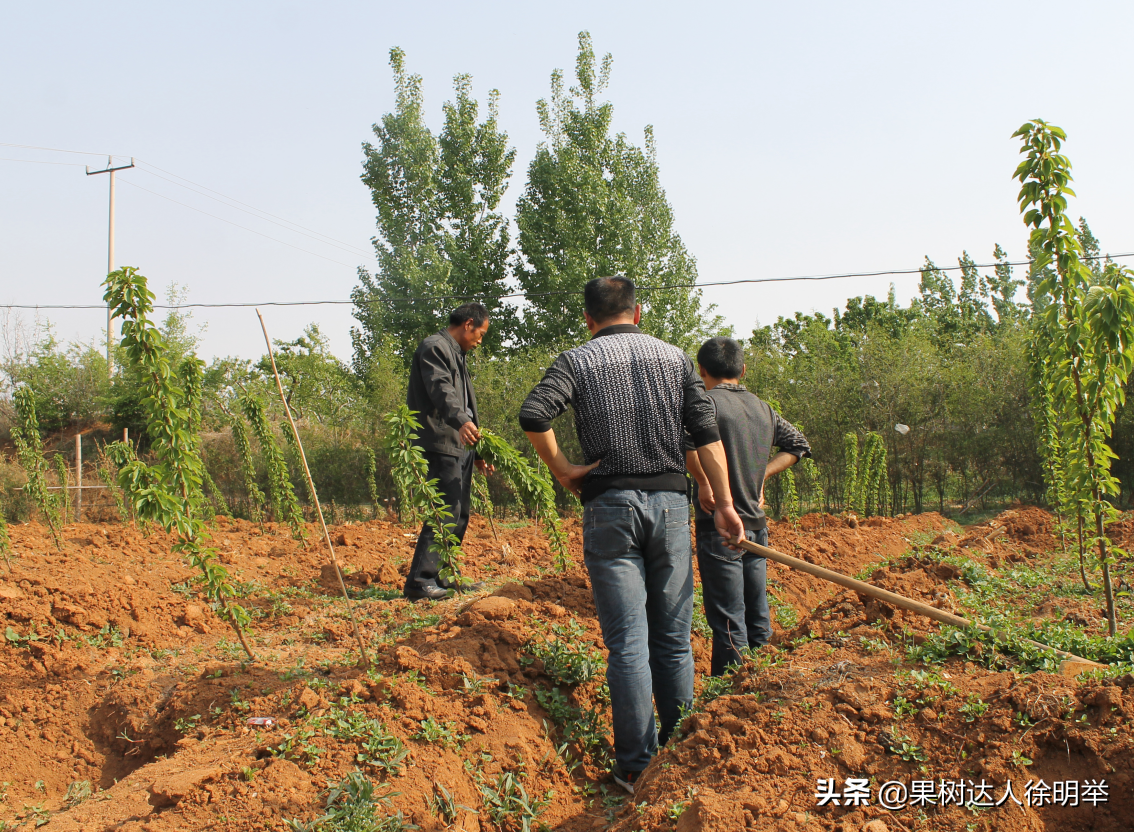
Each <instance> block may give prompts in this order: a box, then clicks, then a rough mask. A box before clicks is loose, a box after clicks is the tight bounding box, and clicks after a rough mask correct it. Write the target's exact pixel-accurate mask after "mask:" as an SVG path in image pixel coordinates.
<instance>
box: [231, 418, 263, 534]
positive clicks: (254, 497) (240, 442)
mask: <svg viewBox="0 0 1134 832" xmlns="http://www.w3.org/2000/svg"><path fill="white" fill-rule="evenodd" d="M228 419H229V425H230V426H231V427H232V444H233V445H235V446H236V455H237V457H238V458H239V459H240V474H241V476H242V477H243V479H244V491H245V492H246V493H247V495H248V511H249V514H250V515H251V517H252V520H254V521H255V522H257V523H263V522H264V492H262V491H261V490H260V486H259V484H257V482H256V461H255V460H254V459H253V458H252V444H251V443H250V442H249V441H248V430H247V428H245V426H244V419H243V418H242V417H241V415H240V413H229V414H228Z"/></svg>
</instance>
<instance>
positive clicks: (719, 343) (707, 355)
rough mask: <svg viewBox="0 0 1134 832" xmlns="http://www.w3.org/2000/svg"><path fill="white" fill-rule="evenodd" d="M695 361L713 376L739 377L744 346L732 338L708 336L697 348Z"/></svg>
mask: <svg viewBox="0 0 1134 832" xmlns="http://www.w3.org/2000/svg"><path fill="white" fill-rule="evenodd" d="M697 363H698V364H700V365H701V367H702V369H704V371H705V372H706V373H708V374H709V375H711V376H712V377H713V378H740V376H741V374H742V373H743V372H744V347H742V346H741V345H740V342H739V341H734V340H733V339H732V338H724V337H718V338H710V339H709V340H708V341H706V342H705V343H703V344H702V345H701V349H699V350H697Z"/></svg>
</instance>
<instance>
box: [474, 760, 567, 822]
mask: <svg viewBox="0 0 1134 832" xmlns="http://www.w3.org/2000/svg"><path fill="white" fill-rule="evenodd" d="M480 793H481V796H482V798H483V799H484V811H485V813H486V814H487V815H488V817H489V819H490V820H491V821H492V822H493V823H494V824H496V827H497V829H499V830H500V831H501V832H532V824H533V823H534V822H535V820H536V819H537V818H538V817H539V816H540V814H542V812H543V810H544V809H546V808H547V806H548V804H549V803H550V802H551V797H552V796H553V795H554V792H548V793H547V794H546V795H544V797H542V798H539V797H536V796H534V795H529V794H528V792H527V789H525V788H524V784H523V783H522V782H520V778H518V777H517V776H516V775H515V774H514V773H512V772H510V771H505V772H502V773H501V774H500V775H498V776H497V778H496V782H495V783H488V782H485V781H482V782H481V784H480Z"/></svg>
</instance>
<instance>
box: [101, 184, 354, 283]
mask: <svg viewBox="0 0 1134 832" xmlns="http://www.w3.org/2000/svg"><path fill="white" fill-rule="evenodd" d="M119 181H121V182H122V184H124V185H129V186H130V187H131V188H137V189H138V190H140V191H145V192H146V193H148V194H153V195H154V196H157V197H161V198H162V199H166V200H169V201H170V202H172V203H174V204H175V205H180V206H182V207H183V208H188V209H189V210H190V211H196V212H197V213H199V214H204V215H205V216H206V217H212V218H213V219H215V220H220V221H221V222H227V223H228V224H229V225H234V226H236V227H237V228H240V229H243V230H244V231H249V232H251V233H253V234H256V235H258V236H260V237H263V238H265V239H267V240H271V241H272V242H274V243H279V244H281V245H285V246H287V247H288V248H294V249H295V250H296V251H302V252H303V253H305V254H310V255H311V256H312V257H319V258H321V259H323V260H328V261H330V262H332V263H337V264H339V265H340V266H346V267H347V268H354V265H352V264H351V263H344V262H343V261H342V260H335V259H334V258H333V257H327V256H326V255H323V254H317V253H316V252H314V251H309V250H308V249H305V248H300V247H299V246H297V245H293V244H291V243H288V242H285V241H284V240H280V239H278V238H276V237H270V236H269V235H267V234H265V233H264V232H262V231H257V230H256V229H254V228H249V227H248V226H246V225H241V224H240V223H237V222H233V221H232V220H226V219H225V218H224V217H220V216H217V215H216V214H210V213H209V212H208V211H203V210H201V209H200V208H196V207H194V206H192V205H189V204H187V203H185V202H179V201H178V200H176V199H174V198H173V197H169V196H166V195H165V194H159V193H158V192H157V191H151V190H150V189H149V188H143V187H142V186H141V185H139V184H138V183H136V182H131V181H130V180H129V179H121V180H119Z"/></svg>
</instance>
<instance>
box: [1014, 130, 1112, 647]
mask: <svg viewBox="0 0 1134 832" xmlns="http://www.w3.org/2000/svg"><path fill="white" fill-rule="evenodd" d="M1013 136H1014V137H1016V138H1020V139H1021V140H1022V143H1023V147H1022V149H1021V151H1020V152H1021V153H1022V154H1024V156H1025V158H1024V160H1023V161H1022V162H1021V163H1020V165H1019V167H1017V169H1016V173H1015V178H1017V179H1019V181H1020V194H1019V201H1020V210H1021V212H1022V213H1023V215H1024V223H1025V225H1027V226H1028V227H1029V228H1030V229H1031V236H1030V239H1029V248H1030V250H1031V253H1032V258H1033V265H1032V285H1031V286H1030V287H1029V294H1030V296H1031V297H1032V300H1033V304H1034V306H1035V307H1036V318H1035V326H1036V327H1037V333H1036V337H1035V338H1034V340H1033V342H1032V343H1033V348H1034V359H1035V360H1036V361H1037V362H1038V365H1039V366H1038V368H1037V372H1036V375H1038V377H1039V386H1040V388H1041V389H1042V390H1043V391H1044V393H1045V396H1044V399H1043V402H1044V404H1043V405H1041V407H1043V408H1044V411H1043V418H1044V420H1047V419H1050V420H1051V424H1046V425H1045V429H1046V430H1051V429H1052V427H1054V429H1055V430H1056V431H1057V432H1058V433H1059V435H1060V437H1061V438H1062V439H1063V440H1065V441H1057V442H1056V445H1058V446H1059V450H1060V451H1062V453H1061V456H1062V459H1061V462H1062V463H1063V475H1064V480H1065V487H1066V489H1067V492H1068V494H1069V496H1070V499H1071V501H1072V503H1073V505H1074V506H1075V507H1076V509H1077V510H1081V511H1082V513H1083V514H1084V515H1086V516H1088V517H1090V518H1091V520H1093V525H1094V529H1093V532H1094V533H1093V535H1092V539H1091V541H1090V543H1091V544H1092V546H1093V547H1097V550H1098V559H1099V563H1100V565H1101V567H1102V573H1103V586H1104V590H1105V593H1106V605H1107V620H1108V624H1109V628H1110V634H1111V635H1112V636H1113V635H1114V634H1115V633H1116V632H1117V615H1116V612H1115V608H1114V589H1113V586H1112V584H1111V574H1110V567H1111V564H1113V563H1114V556H1113V551H1112V550H1113V548H1114V547H1113V544H1111V543H1110V541H1109V540H1108V539H1107V536H1106V533H1105V529H1106V526H1107V524H1108V523H1109V522H1111V521H1113V520H1114V519H1115V518H1116V516H1117V512H1116V510H1115V509H1114V507H1113V506H1112V504H1111V502H1110V500H1111V499H1113V498H1115V497H1117V496H1118V493H1119V483H1118V480H1117V478H1116V477H1115V476H1114V474H1113V473H1112V472H1111V460H1112V459H1113V458H1114V452H1113V451H1112V450H1111V448H1110V446H1109V445H1108V440H1109V439H1110V434H1111V431H1112V429H1113V426H1114V420H1115V417H1116V415H1117V413H1118V410H1119V408H1121V407H1122V405H1123V404H1124V403H1125V398H1126V382H1127V380H1128V379H1129V378H1130V374H1131V370H1132V369H1134V273H1132V272H1131V271H1130V270H1129V269H1125V268H1120V267H1118V266H1117V265H1115V264H1113V263H1108V264H1107V265H1106V266H1105V268H1103V269H1102V270H1101V271H1099V272H1096V271H1093V270H1092V268H1091V266H1089V265H1088V264H1087V263H1086V262H1085V261H1084V260H1083V254H1084V251H1083V243H1082V241H1081V240H1080V238H1079V234H1078V233H1077V232H1076V229H1075V226H1074V225H1073V224H1072V223H1071V220H1070V218H1069V217H1068V216H1067V215H1066V209H1067V197H1069V196H1074V191H1072V190H1071V188H1070V183H1071V162H1070V160H1068V158H1067V157H1066V156H1064V155H1062V154H1061V153H1060V152H1059V151H1060V149H1061V147H1062V142H1063V141H1064V140H1065V139H1066V134H1065V133H1064V132H1063V131H1062V130H1061V129H1059V128H1058V127H1055V126H1054V125H1049V124H1047V123H1046V122H1043V121H1041V120H1039V119H1036V120H1034V121H1030V122H1027V123H1025V124H1024V125H1023V126H1022V127H1020V129H1019V130H1017V131H1016V132H1015V133H1014V134H1013ZM1091 239H1093V237H1092V238H1091ZM1048 407H1050V408H1051V410H1050V411H1048V410H1047V408H1048ZM1053 450H1054V447H1053V446H1052V445H1051V444H1048V446H1047V449H1046V451H1047V453H1046V456H1047V457H1048V458H1049V464H1048V470H1049V475H1055V473H1056V470H1055V466H1054V465H1053V464H1052V462H1051V461H1050V459H1051V456H1052V452H1053ZM1050 487H1052V483H1050V482H1049V488H1050Z"/></svg>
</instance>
